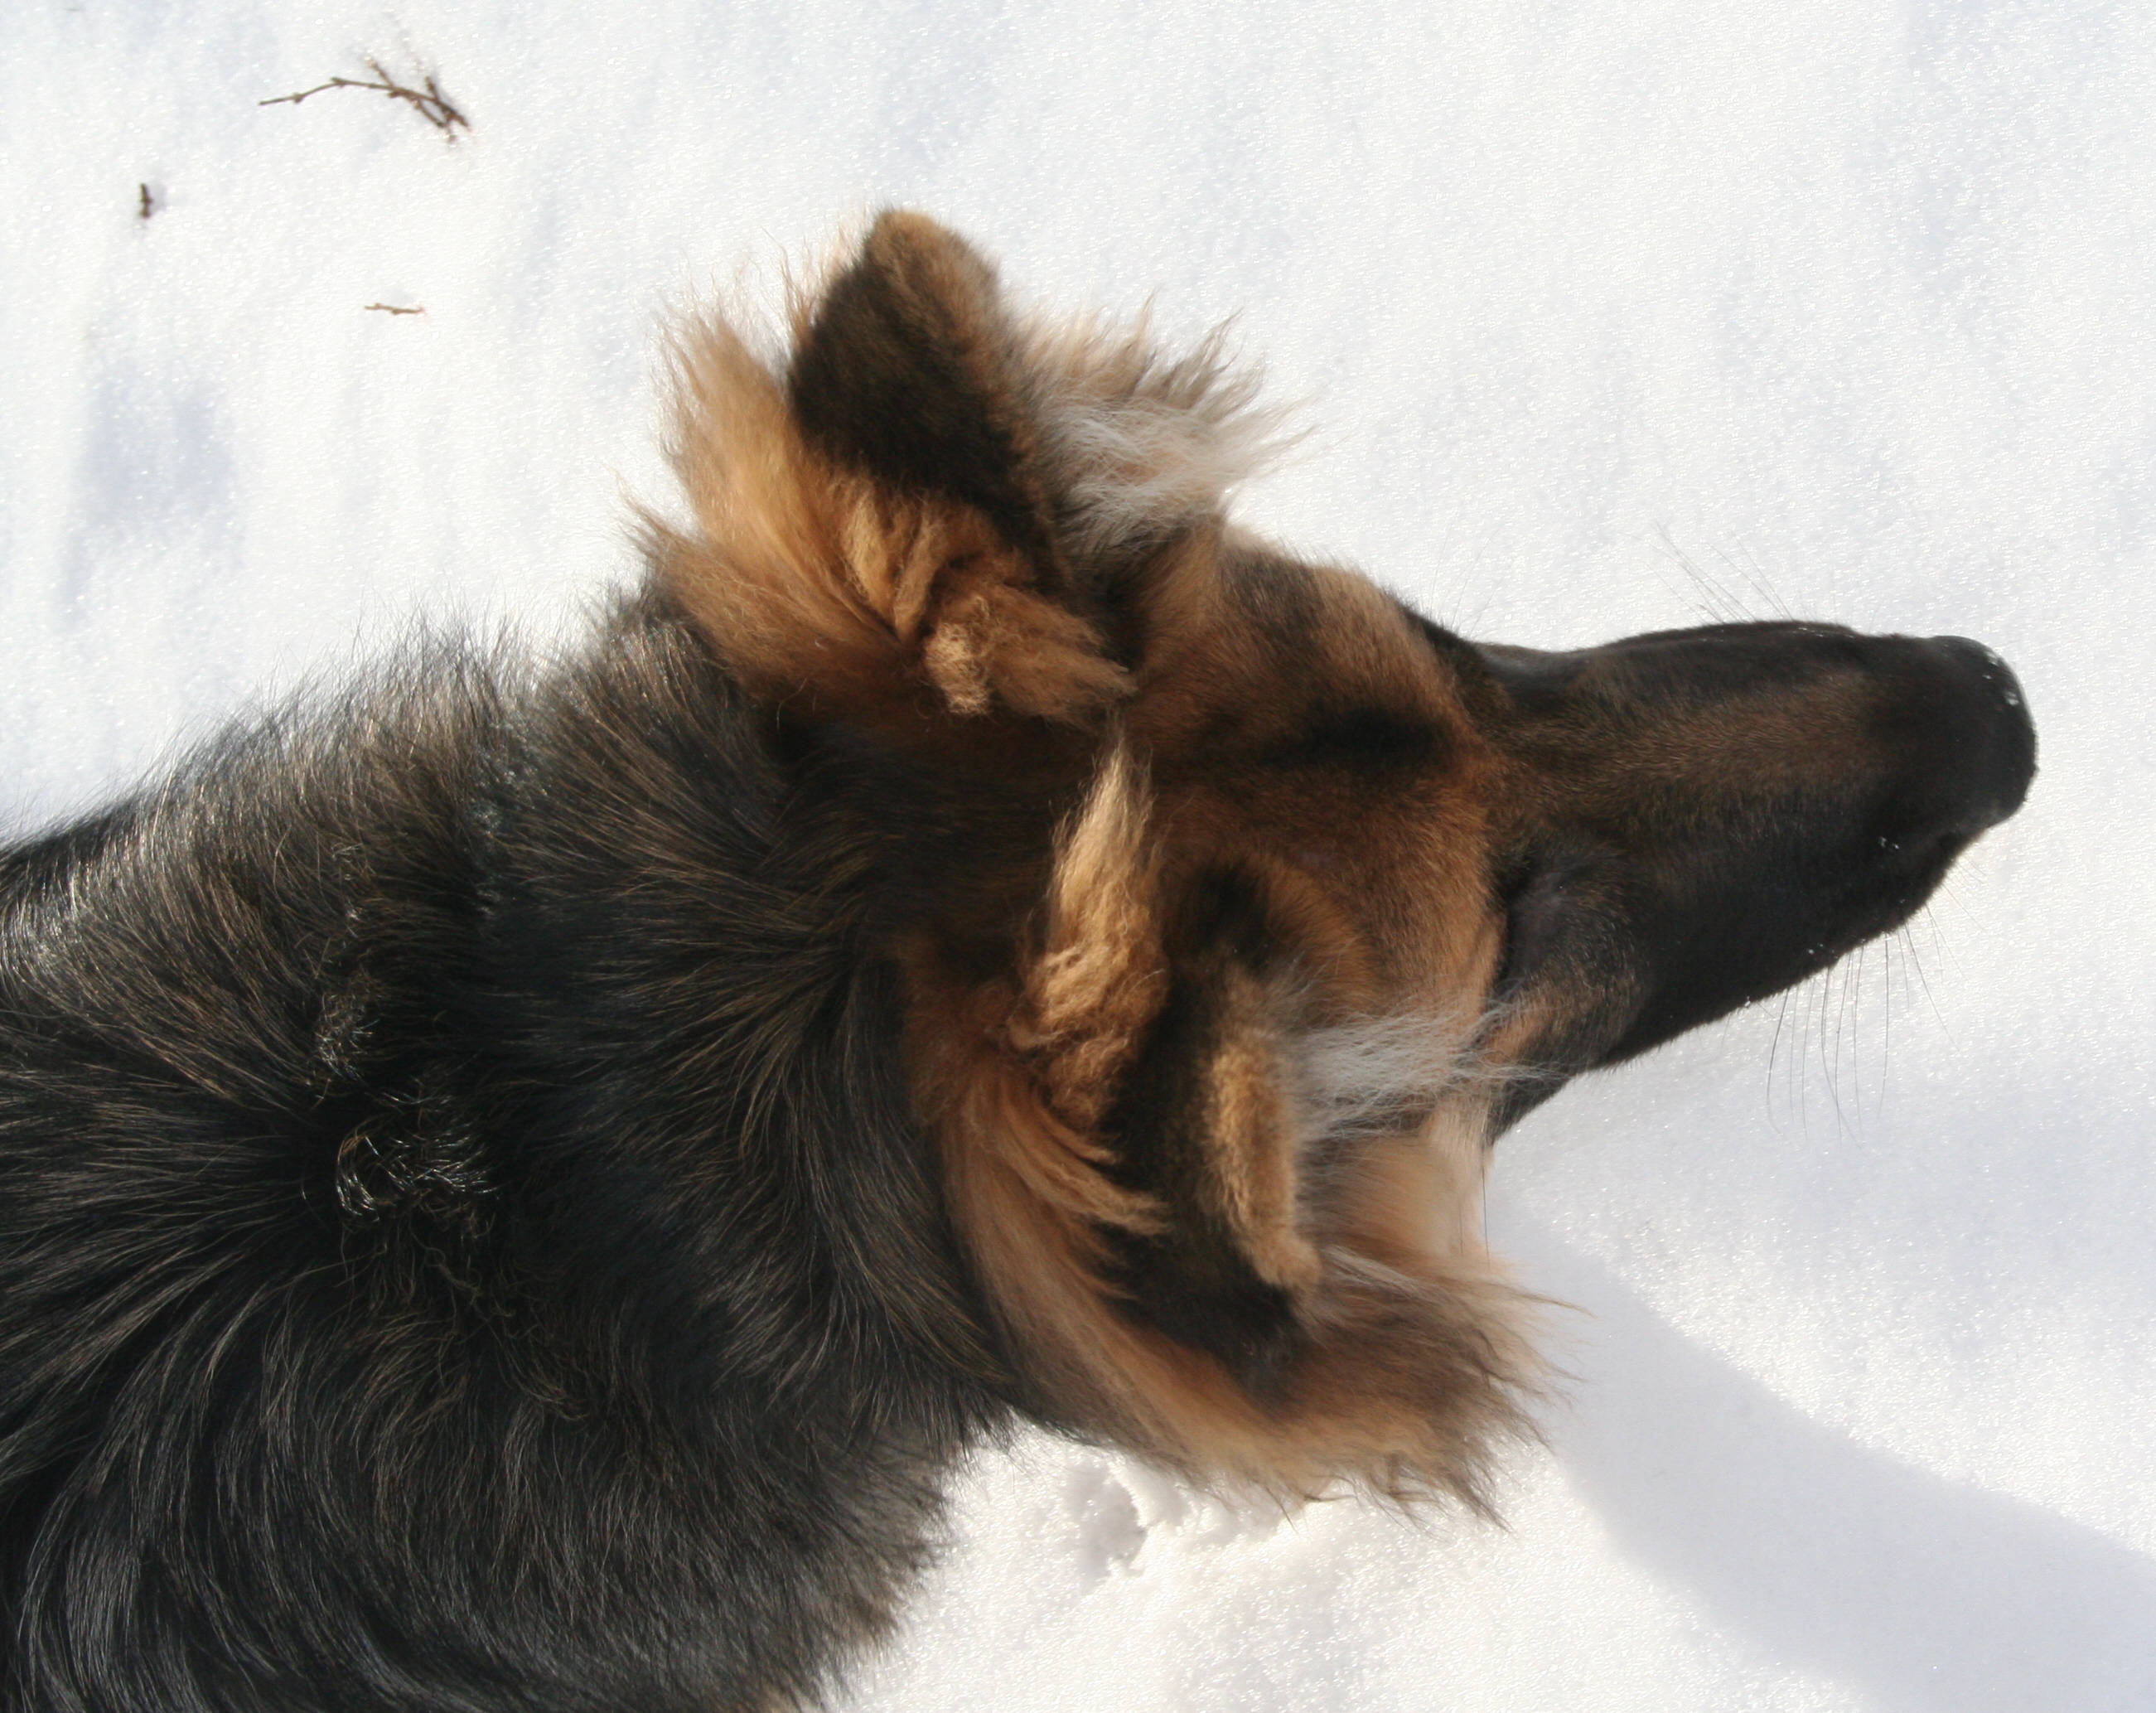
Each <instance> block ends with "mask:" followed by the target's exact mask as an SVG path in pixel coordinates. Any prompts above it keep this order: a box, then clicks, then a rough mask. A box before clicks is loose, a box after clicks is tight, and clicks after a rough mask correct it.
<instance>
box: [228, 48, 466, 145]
mask: <svg viewBox="0 0 2156 1713" xmlns="http://www.w3.org/2000/svg"><path fill="white" fill-rule="evenodd" d="M367 69H368V70H369V71H371V72H372V73H373V74H374V80H372V81H371V82H370V81H369V80H367V79H365V78H359V77H333V78H331V80H329V81H328V82H327V83H318V84H316V85H315V86H314V87H313V88H312V89H311V90H295V92H294V93H293V94H291V95H272V96H270V97H269V100H266V101H257V102H256V103H255V104H254V105H256V106H258V107H275V106H277V105H280V104H281V103H283V102H285V101H290V103H291V104H292V105H294V106H295V107H296V106H298V105H300V102H302V101H304V100H306V99H307V97H308V96H310V95H320V94H321V92H322V91H323V90H378V91H380V92H381V93H382V95H387V96H388V97H389V99H390V100H393V101H403V102H406V103H408V105H410V107H411V109H412V111H413V112H415V113H417V114H418V116H420V117H421V118H422V119H423V120H425V121H427V123H428V124H429V125H431V126H434V129H435V130H437V131H440V132H441V133H442V134H443V135H444V136H447V137H449V138H451V139H454V137H455V136H456V134H457V128H458V127H459V126H462V127H463V128H464V129H465V130H466V131H470V129H471V121H470V120H469V119H467V118H465V116H464V115H463V114H461V113H459V112H458V111H457V110H456V109H455V108H454V107H453V106H451V105H449V97H448V96H447V95H444V94H443V93H442V91H441V89H440V87H439V85H437V84H436V83H435V81H434V78H433V76H432V75H429V77H428V78H427V80H426V87H425V88H423V89H416V90H415V89H412V88H409V87H408V86H407V85H403V84H401V83H399V82H398V81H397V80H396V79H395V78H393V77H392V76H390V75H389V74H388V72H386V71H384V70H383V69H382V62H381V61H380V60H379V59H370V60H368V61H367Z"/></svg>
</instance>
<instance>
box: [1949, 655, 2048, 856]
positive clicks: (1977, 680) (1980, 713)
mask: <svg viewBox="0 0 2156 1713" xmlns="http://www.w3.org/2000/svg"><path fill="white" fill-rule="evenodd" d="M1930 646H1931V647H1932V648H1933V649H1934V650H1936V651H1938V654H1940V655H1941V656H1943V657H1944V658H1945V660H1946V661H1948V663H1949V665H1950V668H1951V670H1952V671H1953V673H1954V675H1955V676H1956V678H1957V680H1958V682H1959V684H1960V686H1961V687H1962V699H1963V702H1964V703H1965V705H1966V707H1967V709H1968V718H1969V721H1970V724H1971V728H1972V732H1973V735H1974V742H1975V743H1976V744H1977V746H1978V748H1977V753H1976V754H1975V755H1974V757H1972V765H1971V767H1970V769H1969V776H1968V777H1969V783H1968V787H1967V789H1966V790H1965V794H1964V795H1963V800H1962V802H1961V804H1960V805H1959V813H1958V815H1956V816H1955V820H1956V821H1957V823H1958V828H1959V830H1960V831H1964V832H1966V833H1968V834H1969V835H1970V836H1972V837H1974V836H1975V835H1976V834H1978V833H1980V832H1982V831H1984V829H1985V828H1986V827H1993V826H1998V825H1999V822H2000V821H2002V820H2005V819H2006V818H2007V816H2009V815H2011V814H2013V813H2014V811H2015V810H2017V809H2019V808H2020V806H2021V800H2022V799H2023V798H2025V797H2026V796H2027V795H2029V782H2030V780H2031V779H2035V776H2036V728H2035V723H2034V722H2032V721H2031V720H2030V718H2029V703H2028V699H2027V698H2026V697H2024V696H2023V695H2022V693H2021V681H2020V679H2019V678H2016V677H2015V676H2014V669H2013V668H2012V667H2011V666H2008V665H2007V664H2006V662H2005V661H2003V660H2001V659H1999V656H1997V655H1996V654H1995V653H1994V652H1993V651H1991V650H1990V649H1988V648H1986V647H1985V646H1984V645H1983V644H1982V643H1980V642H1973V641H1971V640H1969V638H1968V637H1966V636H1934V637H1933V638H1932V639H1931V643H1930Z"/></svg>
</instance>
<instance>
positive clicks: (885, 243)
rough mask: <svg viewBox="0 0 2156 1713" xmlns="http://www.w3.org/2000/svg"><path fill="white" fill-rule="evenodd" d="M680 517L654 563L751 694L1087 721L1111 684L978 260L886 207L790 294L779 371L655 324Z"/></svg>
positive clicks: (714, 326)
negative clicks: (684, 519) (672, 428)
mask: <svg viewBox="0 0 2156 1713" xmlns="http://www.w3.org/2000/svg"><path fill="white" fill-rule="evenodd" d="M677 357H678V364H677V368H678V386H677V392H676V397H677V400H678V414H677V419H676V435H675V449H674V450H675V462H676V465H677V467H678V468H679V469H680V473H681V476H682V479H683V481H684V483H685V486H686V488H687V490H688V497H689V501H690V507H691V508H692V510H693V512H695V515H696V525H697V527H696V529H695V530H693V531H681V530H675V529H670V528H666V527H658V526H654V530H653V537H654V558H655V562H656V564H657V566H658V569H659V573H660V577H661V579H662V580H663V581H664V582H665V584H667V585H668V586H669V587H670V589H671V590H672V592H673V593H674V594H675V597H676V598H677V599H679V600H680V602H681V603H682V604H683V605H684V606H685V608H686V609H687V610H688V611H689V613H690V615H691V616H692V617H693V618H694V619H695V620H696V621H697V623H698V624H699V625H701V627H702V628H703V630H705V632H706V635H708V636H709V638H710V640H711V642H712V644H713V646H715V647H716V648H717V649H718V650H719V651H720V652H721V655H722V656H725V657H726V659H727V661H729V663H730V664H731V665H732V666H734V668H735V669H736V670H737V671H738V672H739V673H740V674H741V676H742V677H743V679H744V680H745V681H746V682H747V683H748V684H749V685H750V687H752V689H753V690H754V691H756V692H757V693H759V694H761V695H762V696H764V697H767V698H769V699H772V700H773V701H783V702H789V703H792V702H796V700H797V699H802V700H803V701H805V704H806V706H808V707H809V708H811V709H814V710H815V711H818V712H828V713H836V714H841V715H845V716H850V717H854V718H868V719H872V720H873V719H877V718H919V717H920V716H921V714H922V713H923V712H930V713H941V712H949V713H955V714H960V715H983V714H988V713H990V712H996V711H1003V712H1009V713H1013V714H1018V715H1023V716H1031V717H1035V718H1045V719H1049V720H1054V721H1057V722H1061V723H1078V724H1084V723H1090V722H1091V720H1092V719H1093V718H1095V717H1096V715H1097V714H1098V713H1099V712H1100V711H1101V709H1103V708H1104V707H1106V706H1107V705H1109V704H1110V703H1111V702H1114V701H1116V699H1117V698H1119V697H1121V696H1122V695H1123V694H1124V693H1125V692H1126V690H1127V678H1126V675H1125V673H1124V671H1123V670H1122V668H1121V667H1120V666H1118V665H1117V664H1116V662H1115V661H1112V660H1111V659H1110V658H1109V656H1108V655H1107V652H1106V650H1105V648H1104V646H1103V641H1102V637H1101V630H1100V628H1099V625H1098V624H1097V622H1096V615H1095V614H1093V613H1092V612H1091V611H1090V610H1088V609H1087V604H1086V601H1085V600H1084V599H1082V598H1081V596H1080V594H1079V593H1078V592H1077V591H1076V590H1075V589H1074V588H1073V584H1072V579H1071V577H1070V570H1069V568H1068V566H1067V565H1066V563H1065V560H1064V557H1063V554H1062V551H1061V549H1060V547H1059V544H1058V540H1057V535H1056V531H1055V523H1054V517H1053V508H1054V496H1051V495H1050V493H1049V492H1048V491H1047V487H1046V481H1047V478H1046V476H1045V473H1044V463H1043V460H1042V456H1041V452H1040V434H1041V431H1040V427H1039V423H1038V422H1037V420H1036V419H1035V414H1034V409H1035V407H1034V401H1033V399H1032V398H1031V396H1030V389H1031V383H1030V381H1029V373H1028V368H1027V363H1026V361H1025V358H1024V355H1023V349H1022V341H1021V339H1020V337H1019V333H1018V332H1017V330H1016V328H1015V327H1014V324H1013V322H1011V319H1010V317H1009V315H1008V313H1007V311H1005V309H1004V305H1003V303H1002V301H1001V300H1000V298H999V297H998V293H997V290H996V281H995V275H994V273H993V270H991V269H990V268H989V266H988V264H987V263H986V262H984V261H983V260H982V259H981V258H980V257H979V256H978V255H975V254H974V252H973V250H972V249H969V248H968V246H967V245H966V244H964V243H963V242H962V241H961V240H960V239H957V237H955V236H953V235H952V234H951V233H949V232H947V231H946V230H945V229H943V228H942V227H940V226H938V225H937V224H935V223H934V222H932V221H931V220H928V219H925V218H924V217H922V216H921V215H918V214H911V213H886V214H885V215H883V216H882V217H881V218H880V219H878V220H877V221H876V223H875V227H874V229H872V230H871V231H870V234H869V235H868V238H867V239H866V241H865V243H864V244H863V245H862V247H861V249H860V253H859V254H858V255H856V256H855V258H854V259H853V260H851V261H850V263H849V264H847V265H845V266H844V267H843V268H842V269H840V270H839V271H838V272H837V273H836V274H835V275H834V276H833V277H832V278H831V279H830V280H829V283H828V284H827V285H825V286H824V287H823V288H822V289H821V290H820V291H812V292H808V293H805V294H803V295H802V296H800V297H799V298H798V301H797V303H796V306H795V313H794V328H793V350H792V352H791V356H790V358H789V359H788V362H787V363H786V364H785V366H784V368H783V373H782V372H779V371H778V370H777V369H775V368H773V366H771V365H768V364H767V363H764V362H763V361H762V360H761V359H760V358H758V357H757V355H756V354H755V353H754V352H752V351H751V350H750V349H749V347H748V346H747V344H746V343H745V342H743V340H742V338H741V337H740V336H739V334H737V332H735V331H734V330H733V329H732V328H731V327H728V326H726V324H725V323H724V322H719V321H716V320H715V321H711V322H705V323H702V324H700V325H698V326H696V327H693V328H691V329H690V330H689V331H688V332H685V334H684V336H683V337H681V339H680V341H679V342H678V344H677Z"/></svg>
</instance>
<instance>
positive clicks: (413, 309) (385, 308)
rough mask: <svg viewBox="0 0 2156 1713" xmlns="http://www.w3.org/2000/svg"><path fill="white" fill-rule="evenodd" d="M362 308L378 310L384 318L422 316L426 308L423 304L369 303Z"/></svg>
mask: <svg viewBox="0 0 2156 1713" xmlns="http://www.w3.org/2000/svg"><path fill="white" fill-rule="evenodd" d="M362 307H363V308H366V309H378V310H380V311H382V314H384V315H386V316H423V315H424V314H426V312H427V306H426V305H425V304H423V303H413V304H403V303H369V304H365V305H362Z"/></svg>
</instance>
